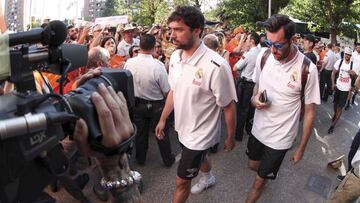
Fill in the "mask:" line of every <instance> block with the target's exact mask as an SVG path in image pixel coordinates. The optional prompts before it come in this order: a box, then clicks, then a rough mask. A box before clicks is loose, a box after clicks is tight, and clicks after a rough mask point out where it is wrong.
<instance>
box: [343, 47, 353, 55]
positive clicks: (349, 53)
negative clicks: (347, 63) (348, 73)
mask: <svg viewBox="0 0 360 203" xmlns="http://www.w3.org/2000/svg"><path fill="white" fill-rule="evenodd" d="M344 54H348V55H352V50H351V49H350V48H349V47H345V50H344Z"/></svg>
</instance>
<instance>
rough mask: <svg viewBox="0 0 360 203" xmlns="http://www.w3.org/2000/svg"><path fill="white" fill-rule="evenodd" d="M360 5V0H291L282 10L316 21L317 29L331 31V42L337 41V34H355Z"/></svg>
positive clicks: (303, 19) (305, 19)
mask: <svg viewBox="0 0 360 203" xmlns="http://www.w3.org/2000/svg"><path fill="white" fill-rule="evenodd" d="M359 7H360V0H290V3H289V5H288V6H287V7H286V8H284V9H283V10H282V11H281V12H282V13H284V14H287V15H290V16H292V17H294V18H297V19H299V20H302V21H305V22H313V23H315V24H316V27H315V30H317V31H327V32H330V34H331V42H332V43H336V35H337V34H339V33H340V34H346V35H353V34H354V32H352V31H354V28H355V27H354V23H355V22H358V21H359V19H360V18H359V14H360V12H359V11H360V9H359ZM349 28H350V30H349ZM351 30H352V31H351Z"/></svg>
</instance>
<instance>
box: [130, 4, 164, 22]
mask: <svg viewBox="0 0 360 203" xmlns="http://www.w3.org/2000/svg"><path fill="white" fill-rule="evenodd" d="M168 13H169V9H168V3H167V1H165V0H141V1H140V3H139V8H138V10H137V12H136V13H135V14H134V21H135V22H136V23H138V24H142V25H152V24H153V23H161V22H162V21H164V18H166V17H167V15H168Z"/></svg>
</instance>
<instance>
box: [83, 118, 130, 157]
mask: <svg viewBox="0 0 360 203" xmlns="http://www.w3.org/2000/svg"><path fill="white" fill-rule="evenodd" d="M133 127H134V132H133V134H132V135H131V136H130V137H129V138H128V139H127V140H125V141H123V142H121V143H120V144H119V145H118V146H116V147H111V148H109V147H105V146H104V145H103V144H101V143H100V142H99V141H98V140H96V139H94V140H93V141H91V142H90V146H91V148H92V149H93V150H95V151H97V152H101V153H103V154H105V155H106V156H113V155H116V154H123V153H129V152H131V150H132V148H133V146H134V142H133V141H134V139H135V136H136V133H137V128H136V126H135V125H134V124H133Z"/></svg>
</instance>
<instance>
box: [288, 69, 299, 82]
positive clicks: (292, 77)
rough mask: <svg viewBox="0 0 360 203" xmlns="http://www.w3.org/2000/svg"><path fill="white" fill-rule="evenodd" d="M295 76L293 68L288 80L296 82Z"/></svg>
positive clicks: (296, 74)
mask: <svg viewBox="0 0 360 203" xmlns="http://www.w3.org/2000/svg"><path fill="white" fill-rule="evenodd" d="M297 78H298V72H297V71H296V70H294V71H293V72H292V73H291V75H290V81H291V82H296V81H297Z"/></svg>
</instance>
